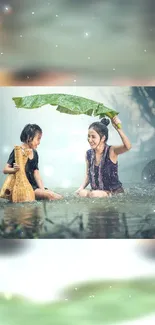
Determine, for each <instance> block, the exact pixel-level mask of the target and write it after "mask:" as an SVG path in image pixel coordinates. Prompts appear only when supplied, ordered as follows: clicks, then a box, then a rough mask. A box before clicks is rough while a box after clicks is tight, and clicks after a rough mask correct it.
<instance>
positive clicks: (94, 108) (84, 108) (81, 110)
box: [13, 94, 118, 118]
mask: <svg viewBox="0 0 155 325" xmlns="http://www.w3.org/2000/svg"><path fill="white" fill-rule="evenodd" d="M13 100H14V102H15V105H16V107H17V108H27V109H33V108H38V107H41V106H44V105H47V104H50V105H52V106H57V110H58V111H59V112H61V113H67V114H73V115H79V114H86V115H89V116H91V115H94V116H101V117H102V116H105V115H107V116H109V117H110V118H112V117H114V116H115V115H117V114H118V112H116V111H115V110H112V109H110V108H108V107H105V106H104V105H103V104H102V103H99V102H96V101H94V100H90V99H87V98H84V97H79V96H74V95H67V94H45V95H33V96H26V97H14V98H13Z"/></svg>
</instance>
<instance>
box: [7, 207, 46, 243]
mask: <svg viewBox="0 0 155 325" xmlns="http://www.w3.org/2000/svg"><path fill="white" fill-rule="evenodd" d="M42 215H43V213H42V209H41V208H40V207H38V206H35V205H30V204H24V205H22V206H21V205H9V206H6V207H5V210H4V218H3V220H2V223H1V236H3V237H5V238H38V236H39V232H40V230H41V228H42V225H43V218H42Z"/></svg>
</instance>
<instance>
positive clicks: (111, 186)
mask: <svg viewBox="0 0 155 325" xmlns="http://www.w3.org/2000/svg"><path fill="white" fill-rule="evenodd" d="M111 121H112V125H113V127H114V128H115V129H116V130H117V132H118V133H119V135H120V137H121V140H122V142H123V144H122V145H120V146H108V145H107V140H108V128H107V126H108V124H109V123H110V121H109V119H106V118H102V120H101V121H100V122H94V123H92V124H91V125H90V126H89V129H88V142H89V144H90V147H91V149H89V150H88V151H87V152H86V176H85V179H84V182H83V184H82V185H81V186H80V188H79V189H78V190H77V191H76V193H77V194H78V195H79V196H81V197H100V198H102V197H108V196H111V195H114V194H118V193H123V192H124V190H123V187H122V183H121V182H120V181H119V177H118V161H117V159H118V155H120V154H123V153H125V152H126V151H128V150H130V149H131V143H130V141H129V139H128V138H127V136H126V135H125V133H124V131H123V130H122V128H121V121H120V120H119V118H118V117H117V115H116V116H114V117H113V118H112V119H111ZM89 184H90V186H91V190H86V189H85V188H86V187H87V186H88V185H89Z"/></svg>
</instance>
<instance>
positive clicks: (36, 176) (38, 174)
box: [34, 169, 44, 190]
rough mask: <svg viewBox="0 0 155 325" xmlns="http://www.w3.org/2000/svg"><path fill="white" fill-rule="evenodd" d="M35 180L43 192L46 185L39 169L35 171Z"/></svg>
mask: <svg viewBox="0 0 155 325" xmlns="http://www.w3.org/2000/svg"><path fill="white" fill-rule="evenodd" d="M34 178H35V181H36V183H37V185H38V187H39V188H40V189H41V190H44V184H43V181H42V179H41V176H40V173H39V170H38V169H36V170H34Z"/></svg>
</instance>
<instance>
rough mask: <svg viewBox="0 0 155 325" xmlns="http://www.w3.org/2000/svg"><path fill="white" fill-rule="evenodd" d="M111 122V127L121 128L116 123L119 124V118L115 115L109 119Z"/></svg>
mask: <svg viewBox="0 0 155 325" xmlns="http://www.w3.org/2000/svg"><path fill="white" fill-rule="evenodd" d="M111 122H112V125H113V127H114V128H115V129H116V130H118V129H120V128H121V127H118V125H119V126H121V120H120V119H119V118H118V116H117V115H116V116H114V117H113V118H112V119H111Z"/></svg>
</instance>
